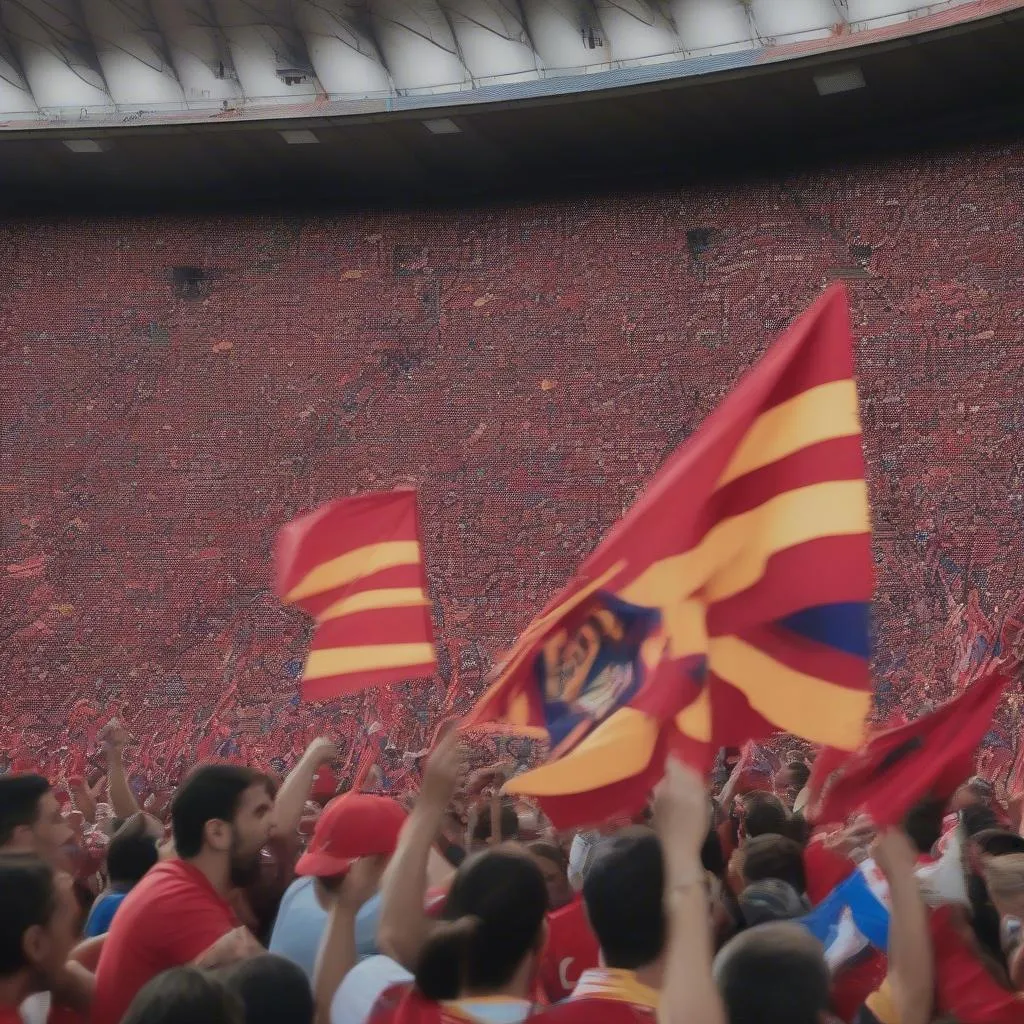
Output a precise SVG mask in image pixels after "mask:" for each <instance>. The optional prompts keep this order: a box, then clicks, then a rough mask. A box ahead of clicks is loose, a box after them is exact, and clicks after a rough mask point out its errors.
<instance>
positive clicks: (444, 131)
mask: <svg viewBox="0 0 1024 1024" xmlns="http://www.w3.org/2000/svg"><path fill="white" fill-rule="evenodd" d="M423 127H424V128H426V129H427V131H428V132H430V134H431V135H459V134H461V132H462V129H461V128H460V127H459V126H458V125H457V124H456V123H455V122H454V121H453V120H451V118H448V117H437V118H433V119H432V120H430V121H424V122H423Z"/></svg>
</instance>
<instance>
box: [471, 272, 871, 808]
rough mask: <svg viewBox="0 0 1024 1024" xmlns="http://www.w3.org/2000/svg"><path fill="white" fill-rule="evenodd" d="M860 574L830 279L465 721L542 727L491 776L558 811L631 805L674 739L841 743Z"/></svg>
mask: <svg viewBox="0 0 1024 1024" xmlns="http://www.w3.org/2000/svg"><path fill="white" fill-rule="evenodd" d="M872 585H873V576H872V563H871V551H870V525H869V515H868V500H867V491H866V486H865V482H864V463H863V456H862V454H861V437H860V423H859V417H858V408H857V390H856V385H855V383H854V379H853V360H852V339H851V335H850V326H849V313H848V309H847V300H846V292H845V290H844V289H843V288H842V286H836V287H833V288H831V289H829V290H828V291H827V292H826V293H825V294H824V295H823V296H822V297H821V298H820V299H819V300H818V301H817V302H816V303H815V304H814V306H813V307H812V309H811V310H810V311H809V312H808V313H806V314H805V315H804V316H803V317H801V318H800V319H799V320H798V321H797V322H796V323H794V324H793V325H792V327H790V329H789V330H788V331H786V332H785V333H784V334H783V335H782V337H781V338H779V340H778V341H777V342H776V343H775V344H774V345H773V346H772V347H771V348H770V349H769V351H768V352H767V353H766V355H765V356H764V358H763V359H762V360H761V361H760V363H759V364H758V365H757V366H756V367H755V368H754V369H753V370H752V371H751V372H750V373H749V374H747V376H746V377H745V378H744V379H743V380H742V381H741V382H740V383H739V385H738V386H737V387H736V388H735V390H734V391H733V392H732V393H731V394H730V395H729V396H728V397H727V398H726V399H725V401H724V402H723V403H722V404H721V405H720V406H719V408H718V409H717V410H716V411H715V413H714V414H713V415H712V416H711V417H710V418H709V419H708V420H707V421H706V422H705V424H704V425H703V427H702V428H701V429H700V431H699V432H698V433H697V434H695V435H694V436H693V437H692V438H691V439H690V440H689V441H688V442H687V443H686V444H685V445H684V446H683V447H682V448H680V449H679V450H678V451H676V452H675V453H674V454H673V455H671V456H670V457H669V459H668V461H667V462H666V463H665V464H664V466H663V467H662V468H661V470H660V471H659V473H658V474H657V476H656V477H655V479H654V480H653V481H652V483H651V485H650V487H649V488H648V489H647V491H646V493H645V494H643V496H642V497H641V498H640V499H639V501H638V502H637V503H636V505H635V506H634V507H633V508H632V509H631V511H630V512H629V513H628V514H627V515H626V516H625V518H624V519H622V520H621V521H620V522H619V523H618V524H617V525H616V526H615V528H614V529H613V530H612V531H611V532H610V533H609V535H608V536H607V537H606V538H605V540H604V541H603V542H602V543H601V544H600V545H599V546H598V548H597V549H596V550H595V551H594V552H593V553H592V554H591V555H590V557H589V558H588V559H587V560H586V561H585V562H584V563H583V565H582V566H581V568H580V570H579V572H578V574H577V576H576V578H575V579H573V580H572V582H571V583H570V584H569V586H568V587H567V588H566V589H565V590H564V591H563V592H562V593H561V594H560V595H559V596H558V597H557V598H556V599H555V600H554V601H553V602H552V603H551V604H550V605H549V606H548V607H547V608H546V609H545V611H544V612H543V613H542V614H541V616H540V617H539V618H538V619H536V620H535V621H534V622H533V623H532V624H531V625H530V626H529V627H528V628H527V630H526V631H525V633H524V634H523V636H522V637H521V638H520V641H519V643H518V644H517V645H516V647H515V648H514V649H513V651H512V652H511V654H510V656H509V658H508V660H507V662H506V663H505V665H504V667H503V671H502V673H501V675H500V677H499V678H498V680H497V681H496V682H495V683H494V684H493V685H492V686H491V687H490V689H489V690H488V691H487V692H485V694H484V695H483V696H482V698H481V699H480V701H479V702H478V704H477V706H476V708H475V709H474V710H473V712H472V713H471V715H470V716H469V718H468V720H467V722H466V723H465V724H466V727H480V726H483V725H487V724H488V723H490V724H491V725H492V727H493V724H494V723H500V724H501V725H502V726H503V727H507V728H513V729H520V730H524V731H533V732H535V733H537V734H540V735H544V736H546V737H547V738H548V739H549V741H550V745H551V754H550V758H549V762H548V763H547V764H546V765H544V766H542V767H541V768H539V769H537V770H535V771H533V772H530V773H528V774H526V775H523V776H520V777H519V778H517V779H515V780H513V781H512V783H510V784H509V785H508V786H507V787H506V788H507V789H508V790H509V791H510V792H514V793H520V794H524V795H532V796H535V797H539V798H541V799H542V802H543V803H544V807H545V810H546V811H547V812H548V813H549V815H551V816H552V818H553V820H555V821H556V823H560V824H565V825H569V824H578V823H581V822H583V821H586V820H598V819H602V818H605V817H607V816H608V814H610V813H616V812H619V811H622V810H632V809H635V807H636V805H637V804H639V803H641V802H642V801H643V799H644V798H645V797H646V794H647V791H648V790H649V789H650V787H651V785H652V784H653V783H654V782H655V781H656V779H657V778H658V777H659V776H660V772H661V769H662V766H663V754H664V753H665V752H666V751H667V749H668V748H669V747H672V746H677V747H678V746H680V745H682V746H684V747H688V748H689V752H690V754H691V756H693V755H694V753H695V751H696V752H699V756H700V757H702V758H703V757H704V756H706V755H707V753H709V752H711V751H713V750H714V749H717V748H718V747H721V746H739V745H741V744H743V743H744V742H745V741H746V740H748V739H751V738H757V737H762V736H765V735H768V734H770V733H772V732H774V731H776V730H780V729H781V730H786V731H788V732H791V733H795V734H796V735H798V736H802V737H805V738H806V739H809V740H812V741H815V742H818V743H827V744H829V745H830V746H834V747H839V748H842V749H847V750H852V749H855V748H856V747H857V746H858V745H859V743H860V742H861V739H862V737H863V723H864V719H865V717H866V714H867V712H868V710H869V706H870V685H869V674H868V602H869V600H870V598H871V592H872Z"/></svg>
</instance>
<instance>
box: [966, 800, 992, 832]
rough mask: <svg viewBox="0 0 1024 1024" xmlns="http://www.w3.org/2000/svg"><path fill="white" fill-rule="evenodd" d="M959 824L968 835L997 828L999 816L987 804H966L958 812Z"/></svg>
mask: <svg viewBox="0 0 1024 1024" xmlns="http://www.w3.org/2000/svg"><path fill="white" fill-rule="evenodd" d="M960 824H961V826H962V827H963V830H964V832H965V833H966V834H967V835H968V836H975V835H977V834H978V833H979V832H987V831H991V830H992V829H998V828H999V816H998V815H997V814H996V812H995V811H994V810H992V808H991V807H989V806H988V804H968V805H967V806H966V807H965V808H964V809H963V810H962V811H961V812H960Z"/></svg>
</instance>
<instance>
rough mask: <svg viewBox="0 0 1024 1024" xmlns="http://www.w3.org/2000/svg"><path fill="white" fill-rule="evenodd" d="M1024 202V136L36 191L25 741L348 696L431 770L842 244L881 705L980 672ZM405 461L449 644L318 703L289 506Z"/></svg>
mask: <svg viewBox="0 0 1024 1024" xmlns="http://www.w3.org/2000/svg"><path fill="white" fill-rule="evenodd" d="M1022 228H1024V144H1022V143H1021V142H1019V141H1017V142H1012V143H1007V144H1003V145H999V146H997V147H995V146H993V147H975V148H971V149H968V150H955V151H947V152H939V153H934V154H930V155H927V156H914V157H907V158H901V159H893V160H890V161H888V162H884V163H865V164H860V165H849V166H834V167H829V168H825V169H822V170H819V171H815V172H813V173H806V174H802V175H798V176H793V177H788V178H778V179H772V180H763V181H758V182H754V183H749V184H743V185H732V186H728V185H721V186H706V187H700V188H694V189H689V190H685V191H684V190H678V189H677V190H662V191H652V192H649V193H647V194H622V195H614V194H608V195H604V196H601V197H599V198H596V197H591V198H589V199H588V200H587V201H586V202H575V203H574V202H558V203H551V204H547V205H543V204H532V205H490V206H486V207H481V208H477V209H462V210H447V211H437V212H421V213H408V212H405V213H363V214H345V215H337V216H330V215H307V216H284V215H274V214H265V215H260V216H242V215H224V216H219V217H206V216H204V217H197V216H177V217H175V216H153V217H137V218H127V217H116V218H110V219H104V218H86V217H81V218H77V219H66V218H61V219H54V220H51V221H46V220H39V219H32V220H24V221H9V222H7V223H5V224H4V225H3V227H2V230H0V253H2V256H0V280H2V281H3V288H2V290H0V338H2V349H0V351H2V353H3V375H2V383H0V389H2V390H0V395H2V398H3V408H4V418H3V425H2V426H3V449H2V459H3V462H2V466H3V473H2V483H0V490H2V494H3V501H4V504H5V506H6V512H5V514H4V521H3V527H4V536H3V548H4V552H5V555H4V566H3V586H2V588H0V592H2V594H3V602H2V607H3V623H4V626H3V629H4V634H5V639H4V642H3V645H2V652H3V654H2V662H0V670H2V672H3V674H4V679H5V681H6V685H7V700H6V704H5V712H6V713H5V715H4V719H3V722H2V724H0V736H2V740H3V742H2V744H0V746H2V747H3V748H4V749H5V750H9V751H15V752H20V754H19V755H18V756H20V757H21V759H22V760H23V761H24V762H35V763H41V764H44V765H49V766H52V765H54V763H55V762H57V763H60V764H61V765H62V767H63V768H64V769H65V770H71V769H73V768H75V767H76V763H75V759H76V758H77V757H79V755H78V754H77V753H76V751H78V750H79V748H88V746H89V739H90V736H94V734H95V730H96V728H97V727H98V725H100V724H102V721H104V720H105V717H106V716H108V715H109V714H110V713H111V712H112V711H113V710H118V709H120V710H121V711H122V712H123V714H124V716H125V718H126V719H127V720H128V721H129V722H130V723H131V725H132V728H133V730H134V731H135V732H136V733H137V734H138V735H140V736H143V737H146V744H145V748H144V749H145V751H146V764H147V768H148V770H149V771H150V772H151V773H152V776H153V778H154V779H163V778H165V777H166V776H168V775H172V776H173V775H175V774H176V773H177V772H178V771H180V769H181V767H182V766H183V765H184V764H186V763H192V761H193V760H194V759H195V758H196V757H197V756H203V755H211V754H216V753H238V752H244V753H245V755H246V756H247V757H249V758H251V759H252V760H253V761H255V762H260V761H264V762H271V761H272V759H274V758H276V757H278V756H280V755H284V756H287V755H288V754H290V753H294V752H297V751H300V750H301V749H302V748H303V746H304V744H305V743H306V742H307V740H308V739H309V738H310V737H311V736H312V735H313V734H314V733H316V732H317V731H319V730H322V729H323V728H324V727H325V722H326V721H330V722H332V723H333V724H334V727H335V728H337V729H338V730H339V731H340V732H341V734H342V735H344V736H346V737H347V739H348V741H349V743H351V744H353V745H354V746H357V745H358V744H360V743H366V742H374V741H368V740H367V739H365V737H363V738H360V736H359V734H358V726H357V722H358V721H359V719H360V717H362V718H363V719H364V724H365V716H366V715H369V716H370V719H371V720H379V721H381V723H382V725H383V729H382V730H381V731H380V733H379V736H378V737H377V738H376V740H375V742H378V743H381V742H382V743H383V744H384V745H385V746H387V747H388V748H391V747H394V748H395V749H394V750H393V751H391V750H390V749H389V752H388V755H387V756H388V757H389V758H390V759H391V761H392V762H393V767H394V769H395V773H396V776H400V775H401V773H402V770H403V765H406V766H407V761H403V760H402V757H401V755H402V754H403V753H404V752H406V751H410V750H416V749H419V748H421V747H423V746H425V745H426V743H427V741H428V739H429V735H428V733H429V727H430V725H431V724H432V723H433V721H434V720H435V719H436V716H437V715H439V714H443V713H446V712H449V711H451V710H452V709H461V708H463V707H465V705H466V702H467V701H468V700H469V699H470V697H471V696H472V694H474V693H475V692H477V691H478V690H479V687H480V684H481V679H482V677H483V675H484V674H485V672H486V671H487V669H488V667H489V666H490V665H492V664H493V662H494V660H495V658H496V657H498V656H499V655H500V653H501V651H502V650H503V648H504V647H505V646H506V645H507V644H508V643H509V642H510V641H511V640H512V639H513V638H514V636H515V635H516V633H517V631H518V630H519V629H521V628H522V627H523V626H524V625H525V624H526V623H527V622H528V621H529V619H530V618H531V617H532V615H533V614H535V612H536V610H537V609H538V607H539V606H540V605H541V604H542V603H543V602H544V600H545V599H546V598H547V597H548V596H549V595H550V594H551V593H552V591H553V590H555V589H556V588H558V587H559V586H560V584H562V583H563V582H564V580H565V579H566V578H568V576H569V575H570V574H571V573H572V571H573V569H574V567H575V566H576V565H577V564H578V562H579V560H580V559H581V557H582V556H583V555H584V554H585V553H586V552H587V551H588V550H589V549H590V548H591V547H592V546H593V544H594V543H595V542H596V540H597V539H599V538H600V536H601V535H602V533H603V532H604V531H605V530H606V529H607V528H608V527H609V526H610V525H611V524H612V523H613V522H614V521H615V520H616V519H617V517H618V516H619V515H620V514H621V512H622V511H623V509H624V508H626V507H627V506H628V505H629V503H630V502H631V501H632V499H633V497H634V495H635V494H636V493H637V491H638V489H639V488H641V487H642V486H643V484H644V482H645V481H646V480H648V479H649V478H650V476H651V475H652V473H653V472H654V470H655V469H656V467H657V466H658V465H659V462H660V461H661V460H662V458H663V457H664V456H665V455H666V453H667V452H668V451H670V450H671V449H672V448H673V447H674V446H675V445H677V444H678V443H679V442H680V441H681V440H682V439H683V438H685V437H686V436H687V435H688V434H689V433H690V432H691V431H692V430H693V429H694V427H695V426H696V425H697V424H698V423H699V422H700V421H701V419H702V418H703V417H704V416H705V415H706V414H707V413H708V412H709V410H711V409H712V408H713V407H714V405H715V404H716V402H717V401H718V400H719V399H720V398H721V396H722V395H723V394H724V393H725V392H726V391H727V389H728V388H729V387H730V386H731V385H732V383H733V382H734V381H735V380H736V378H737V377H738V375H739V374H740V373H742V371H743V370H744V369H745V368H746V367H748V366H749V365H750V364H751V362H752V361H753V360H754V359H755V357H756V356H757V355H758V353H760V352H761V351H762V350H763V348H764V347H765V345H766V343H767V341H768V339H769V338H770V337H771V336H772V335H773V333H774V332H777V331H778V330H779V329H780V328H781V327H782V326H783V325H784V324H785V323H786V322H787V321H788V320H789V319H790V318H791V317H792V316H793V315H794V314H796V313H797V312H798V311H799V310H800V309H802V308H803V307H804V306H806V305H807V303H808V302H809V300H810V299H811V297H812V296H813V295H814V294H815V293H816V292H817V291H818V290H819V288H820V287H821V286H822V285H823V284H824V283H825V282H827V281H829V280H833V279H842V280H845V281H846V282H847V286H848V288H849V290H850V293H851V297H852V301H853V308H854V326H855V334H856V336H857V337H858V338H859V349H858V369H859V373H860V391H861V400H862V412H863V417H864V425H865V435H866V444H867V452H868V458H869V463H870V473H871V491H872V501H873V507H874V517H875V533H876V553H877V565H878V575H879V600H878V603H877V606H876V607H877V632H878V653H877V658H876V665H877V670H878V676H879V679H880V680H882V684H881V690H880V693H879V702H880V706H881V713H882V714H883V715H885V716H892V715H894V714H897V713H898V710H897V709H898V706H899V705H901V704H908V703H913V702H921V701H925V700H927V699H934V698H937V697H941V696H943V695H945V694H946V693H948V692H949V687H950V685H951V680H952V678H953V676H954V675H955V674H956V672H957V671H960V670H961V669H962V668H963V663H964V661H965V659H966V660H969V659H970V658H971V657H976V656H978V655H979V654H981V653H983V652H984V645H985V643H986V639H985V636H986V630H987V628H988V627H986V625H985V622H984V619H985V617H986V616H988V617H989V618H990V619H992V620H997V619H998V618H999V616H1000V615H1003V614H1005V613H1006V611H1007V608H1008V603H1009V605H1012V604H1013V603H1014V602H1015V601H1016V600H1018V599H1019V598H1018V597H1017V595H1019V592H1020V589H1021V583H1022V580H1021V576H1022V550H1021V540H1020V536H1021V520H1022V514H1024V483H1022V479H1021V472H1022V470H1021V459H1020V446H1019V443H1018V440H1017V435H1018V431H1019V430H1020V429H1021V422H1020V421H1021V416H1022V413H1021V410H1020V408H1019V406H1020V403H1019V401H1018V397H1019V396H1018V393H1019V390H1020V367H1021V365H1022V361H1024V359H1022V357H1024V312H1022V308H1024V307H1022V303H1021V288H1022V284H1024V269H1022V268H1024V261H1022V256H1024V233H1022ZM399 484H415V485H417V486H418V487H419V488H421V492H422V508H423V515H424V530H425V542H426V551H427V559H428V566H429V573H430V580H431V587H432V596H433V600H434V607H435V618H436V622H437V627H438V632H439V648H440V654H441V672H440V675H439V677H438V678H437V679H435V680H433V681H427V682H423V683H419V684H411V685H410V687H409V688H407V689H404V690H401V689H400V690H399V691H397V692H394V693H391V692H389V693H387V694H381V695H378V696H376V697H372V698H370V699H369V700H367V699H365V698H355V699H353V700H352V701H350V702H348V703H347V704H343V705H338V706H328V707H308V706H299V705H298V703H297V698H296V693H297V689H296V677H297V675H298V673H299V671H300V667H301V663H302V658H303V653H304V643H305V640H306V637H307V633H306V628H305V625H304V623H303V622H302V621H301V619H300V618H299V617H298V616H296V615H294V614H291V613H290V612H287V611H283V610H282V609H281V608H280V607H279V605H278V602H277V600H276V598H275V597H274V595H273V591H272V580H271V575H272V574H271V567H270V548H271V543H272V540H273V537H274V535H275V532H276V530H277V529H278V527H279V526H280V525H281V524H282V523H283V522H284V521H285V520H287V519H288V518H289V517H291V516H293V515H295V514H296V513H297V512H299V511H301V510H304V509H307V508H310V507H312V506H313V505H315V504H316V503H318V502H321V501H323V500H325V499H328V498H331V497H333V496H336V495H339V494H348V493H354V492H356V491H361V490H364V489H376V488H388V487H392V486H395V485H399ZM1019 696H1020V695H1019V694H1013V695H1011V699H1010V703H1009V705H1008V706H1007V707H1006V708H1005V709H1004V715H1003V719H1002V720H1001V721H1002V723H1003V726H1004V727H1006V728H1010V727H1013V728H1017V727H1018V723H1019V718H1018V717H1017V716H1018V714H1019V708H1018V702H1019ZM428 720H429V721H428ZM168 722H170V723H171V725H168V724H167V723H168ZM55 731H56V732H57V733H58V734H59V735H60V736H61V737H62V738H61V740H60V741H55V740H54V738H53V737H54V734H55ZM425 737H426V738H425ZM989 739H990V745H994V746H995V748H996V749H998V748H999V746H1000V745H1001V744H1005V743H1006V736H1005V735H1001V734H1000V732H999V730H996V731H994V732H993V734H992V735H991V736H990V738H989ZM69 759H70V760H69ZM77 767H78V769H79V770H81V766H80V765H78V766H77Z"/></svg>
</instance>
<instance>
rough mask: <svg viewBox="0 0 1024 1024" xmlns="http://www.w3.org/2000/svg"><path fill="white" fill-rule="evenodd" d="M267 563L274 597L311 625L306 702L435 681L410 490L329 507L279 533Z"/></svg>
mask: <svg viewBox="0 0 1024 1024" xmlns="http://www.w3.org/2000/svg"><path fill="white" fill-rule="evenodd" d="M275 561H276V563H277V589H278V595H279V596H280V598H281V600H282V601H284V602H285V603H286V604H295V605H298V606H299V607H300V608H301V609H302V610H303V611H305V612H307V613H308V614H309V615H311V616H313V618H315V619H316V631H315V633H314V634H313V640H312V643H311V644H310V650H309V657H308V658H307V659H306V667H305V671H304V672H303V675H302V696H303V699H304V700H326V699H328V698H330V697H337V696H341V695H343V694H348V693H355V692H357V691H358V690H361V689H364V688H365V687H367V686H376V685H380V684H382V683H391V682H398V681H400V680H403V679H414V678H419V677H422V676H430V675H432V674H433V672H434V668H435V665H436V658H435V655H434V641H433V629H432V625H431V619H430V601H429V600H428V598H427V590H426V575H425V572H424V568H423V554H422V545H421V543H420V534H419V519H418V515H417V506H416V492H415V491H412V490H401V491H392V492H390V493H379V494H363V495H360V496H359V497H355V498H343V499H340V500H338V501H332V502H329V503H328V504H326V505H323V506H322V507H320V508H318V509H317V510H316V511H315V512H311V513H310V514H309V515H307V516H303V517H302V518H301V519H296V520H294V521H293V522H291V523H288V524H287V525H286V526H284V527H282V529H281V531H280V533H279V534H278V537H277V544H276V547H275Z"/></svg>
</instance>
